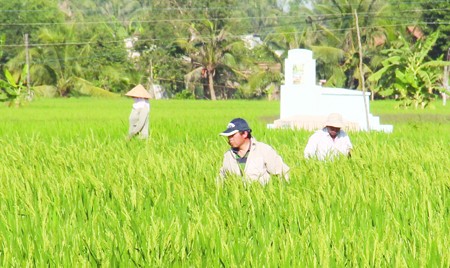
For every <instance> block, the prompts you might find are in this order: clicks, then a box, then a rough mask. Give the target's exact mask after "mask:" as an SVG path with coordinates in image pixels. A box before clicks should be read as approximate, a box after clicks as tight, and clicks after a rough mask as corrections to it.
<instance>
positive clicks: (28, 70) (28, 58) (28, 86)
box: [25, 34, 32, 100]
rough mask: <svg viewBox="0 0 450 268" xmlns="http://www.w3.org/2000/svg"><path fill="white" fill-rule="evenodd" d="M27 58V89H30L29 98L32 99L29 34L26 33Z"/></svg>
mask: <svg viewBox="0 0 450 268" xmlns="http://www.w3.org/2000/svg"><path fill="white" fill-rule="evenodd" d="M25 58H26V65H27V90H28V92H27V93H28V98H29V99H30V100H31V99H32V96H31V87H30V49H29V43H28V34H25Z"/></svg>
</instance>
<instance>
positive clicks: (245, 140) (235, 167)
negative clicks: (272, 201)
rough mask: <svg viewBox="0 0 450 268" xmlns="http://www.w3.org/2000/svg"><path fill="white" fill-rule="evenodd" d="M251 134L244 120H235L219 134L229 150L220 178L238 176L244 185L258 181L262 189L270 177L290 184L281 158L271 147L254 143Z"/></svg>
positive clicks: (224, 159)
mask: <svg viewBox="0 0 450 268" xmlns="http://www.w3.org/2000/svg"><path fill="white" fill-rule="evenodd" d="M251 132H252V130H251V129H250V127H249V126H248V124H247V122H246V121H245V120H244V119H242V118H235V119H233V120H231V122H230V123H229V124H228V126H227V129H225V131H223V132H222V133H220V134H219V135H221V136H225V137H227V138H228V144H229V145H230V146H231V148H230V150H228V151H227V152H226V153H225V155H224V158H223V165H222V167H221V168H220V176H221V177H222V178H224V177H226V176H227V175H239V176H243V177H244V178H245V179H246V181H250V182H252V181H258V182H260V183H261V184H263V185H264V184H266V183H268V182H269V180H270V176H271V175H276V176H281V177H283V178H284V179H285V180H286V181H289V175H288V172H289V167H288V166H287V165H286V164H285V163H284V162H283V159H282V158H281V156H280V155H278V153H277V152H276V151H275V150H274V149H273V148H272V147H271V146H269V145H267V144H265V143H262V142H258V141H256V139H255V138H254V137H252V135H251Z"/></svg>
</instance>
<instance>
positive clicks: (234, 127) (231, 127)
mask: <svg viewBox="0 0 450 268" xmlns="http://www.w3.org/2000/svg"><path fill="white" fill-rule="evenodd" d="M240 131H248V132H251V131H252V130H251V129H250V127H249V126H248V124H247V121H245V120H244V119H242V118H235V119H233V120H231V122H230V123H228V125H227V129H225V131H223V132H222V133H220V134H219V135H221V136H227V137H228V136H231V135H234V134H236V133H237V132H240Z"/></svg>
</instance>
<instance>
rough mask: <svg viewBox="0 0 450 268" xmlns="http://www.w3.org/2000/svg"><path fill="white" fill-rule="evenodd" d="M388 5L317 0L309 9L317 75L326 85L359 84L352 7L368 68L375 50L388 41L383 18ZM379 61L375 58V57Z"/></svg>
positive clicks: (355, 0)
mask: <svg viewBox="0 0 450 268" xmlns="http://www.w3.org/2000/svg"><path fill="white" fill-rule="evenodd" d="M388 7H389V6H388V5H387V4H384V3H381V2H380V1H376V0H362V1H360V0H333V1H331V3H329V2H326V1H316V5H314V8H313V9H312V10H310V11H309V12H310V16H309V17H308V18H309V20H308V22H309V26H308V27H309V28H310V29H311V31H312V32H314V33H315V40H316V42H315V43H314V44H313V45H312V46H311V49H312V50H313V51H314V54H315V56H316V57H317V59H318V71H319V72H320V70H322V72H323V73H322V74H319V77H322V78H323V79H326V80H327V84H328V85H333V86H345V87H348V88H357V87H359V88H361V86H362V85H361V84H360V81H359V72H360V70H359V66H358V63H359V54H358V42H357V34H356V25H355V18H354V14H355V11H356V13H357V14H358V16H359V27H360V29H361V41H362V46H363V52H364V53H363V54H364V55H366V56H364V59H363V63H364V66H363V67H364V70H363V71H369V72H370V71H371V70H372V69H373V66H372V64H371V60H372V58H371V57H370V55H373V54H375V53H373V52H374V51H377V50H378V49H379V47H381V46H383V45H384V44H385V43H386V42H387V37H386V36H387V34H388V33H387V29H386V28H384V27H382V26H381V25H386V23H385V22H383V20H385V17H384V16H383V14H384V12H386V11H387V9H388ZM377 62H378V61H377Z"/></svg>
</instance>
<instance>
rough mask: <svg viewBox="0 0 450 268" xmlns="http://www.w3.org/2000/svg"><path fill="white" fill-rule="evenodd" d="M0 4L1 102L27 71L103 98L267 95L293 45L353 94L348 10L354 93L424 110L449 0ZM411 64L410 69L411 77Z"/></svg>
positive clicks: (57, 91) (53, 90) (41, 88)
mask: <svg viewBox="0 0 450 268" xmlns="http://www.w3.org/2000/svg"><path fill="white" fill-rule="evenodd" d="M0 7H1V9H0V14H1V16H0V65H1V69H2V70H3V71H2V72H1V74H0V79H1V81H2V82H1V87H2V91H0V98H1V99H3V100H7V99H10V98H11V96H12V97H17V96H19V95H21V94H23V92H24V88H25V86H29V85H26V80H25V78H24V76H25V74H26V73H27V72H25V71H24V70H28V69H29V76H30V81H31V85H30V86H32V87H33V89H34V91H35V92H36V94H40V95H49V96H53V95H56V96H76V95H111V94H113V93H122V92H124V91H126V90H128V89H129V88H130V87H132V86H133V85H135V84H138V83H142V84H144V85H146V86H147V87H149V86H150V85H152V84H159V85H162V86H163V88H164V89H165V90H166V91H167V92H168V94H169V95H170V96H173V97H182V98H205V99H212V100H215V99H227V98H267V97H273V96H276V93H277V90H278V88H279V85H280V84H281V83H282V82H283V73H284V71H283V70H282V66H283V62H284V59H285V57H286V56H287V51H288V50H289V49H294V48H306V49H311V50H313V52H314V56H315V58H316V59H317V63H318V67H317V77H318V79H324V80H326V81H327V82H326V84H325V85H327V86H333V87H345V88H351V89H361V88H362V85H361V81H360V80H361V78H360V75H359V74H360V70H359V68H360V67H359V64H358V63H359V54H358V43H357V39H356V38H357V35H356V24H355V17H354V14H355V12H356V13H357V14H358V17H359V27H360V30H361V41H362V46H363V57H364V58H363V59H362V60H363V69H364V70H363V72H364V74H365V76H366V78H367V79H365V81H366V85H365V86H366V88H368V89H369V90H370V91H371V92H372V93H373V94H372V96H374V97H392V96H397V97H399V98H401V99H403V100H404V104H405V105H412V104H413V103H415V104H416V105H418V104H421V105H423V106H424V105H426V104H427V103H428V101H430V100H431V99H432V98H433V97H434V93H436V92H439V91H443V90H444V89H443V88H442V79H443V75H442V74H443V71H442V70H443V68H442V67H443V66H444V65H446V63H445V61H444V59H445V57H446V56H447V50H448V49H449V47H450V41H449V38H448V36H449V34H450V26H449V23H448V22H449V21H450V12H449V9H450V5H449V0H434V1H427V0H414V1H412V0H403V1H393V0H388V1H379V0H378V1H377V0H331V1H324V0H312V1H303V0H284V1H283V0H249V1H237V0H217V1H207V0H196V1H191V0H170V1H168V0H95V1H94V0H76V1H75V0H64V1H58V0H28V1H20V2H19V1H10V0H8V1H7V0H0ZM25 34H28V36H29V45H28V46H29V50H28V53H29V63H30V64H29V66H26V62H27V61H26V56H27V55H26V49H25V43H24V35H25ZM244 37H247V39H245V38H244ZM125 40H128V43H129V44H132V47H128V48H127V47H126V46H125ZM246 40H247V41H246ZM259 40H261V42H258V41H259ZM252 42H253V44H252ZM401 59H403V60H401ZM411 61H415V64H416V65H417V64H418V65H419V67H417V68H416V69H417V70H414V71H413V72H410V69H411V68H412V67H411V66H408V64H410V63H411ZM416 65H415V66H416ZM25 67H27V68H25ZM399 71H400V72H402V73H401V74H400V73H399ZM411 100H413V101H412V102H411Z"/></svg>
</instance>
